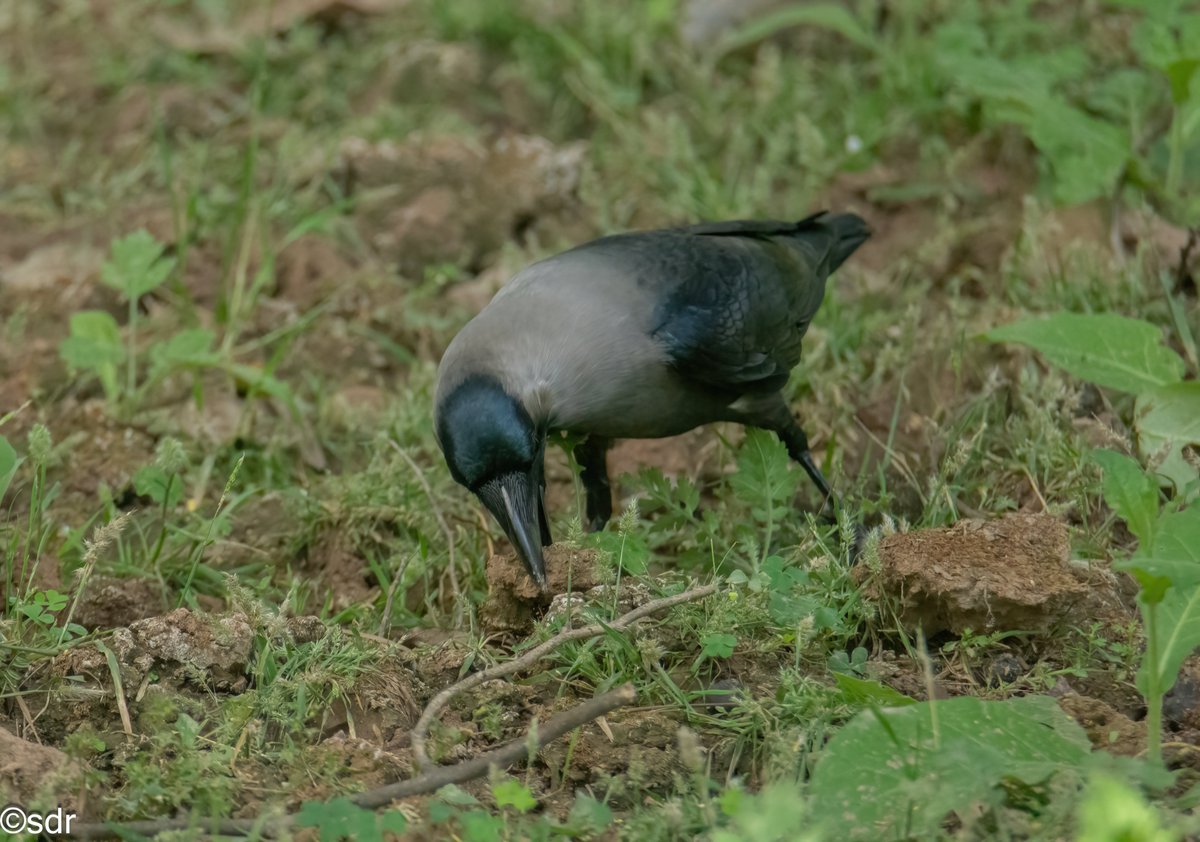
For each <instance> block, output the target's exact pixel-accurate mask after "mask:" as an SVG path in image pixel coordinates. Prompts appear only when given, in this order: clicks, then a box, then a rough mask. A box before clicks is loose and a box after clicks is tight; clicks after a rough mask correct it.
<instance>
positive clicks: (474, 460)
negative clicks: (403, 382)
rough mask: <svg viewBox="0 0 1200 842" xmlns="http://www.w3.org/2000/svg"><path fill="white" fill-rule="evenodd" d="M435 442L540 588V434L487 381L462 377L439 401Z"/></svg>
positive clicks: (543, 532) (543, 531)
mask: <svg viewBox="0 0 1200 842" xmlns="http://www.w3.org/2000/svg"><path fill="white" fill-rule="evenodd" d="M437 416H438V417H437V438H438V442H439V443H440V444H441V447H442V452H443V453H444V454H445V456H446V464H447V465H448V466H449V468H450V475H451V476H452V477H454V480H455V481H456V482H458V483H459V484H461V485H464V486H466V487H467V488H469V489H470V490H471V491H472V492H474V493H475V495H476V496H477V497H478V498H479V499H480V501H481V502H482V503H483V504H484V506H486V507H487V509H488V511H490V512H491V513H492V515H493V516H494V517H495V518H496V520H497V521H498V522H499V523H500V526H501V527H502V528H503V529H504V533H505V534H506V535H507V536H508V539H509V540H510V541H511V542H512V545H513V547H514V548H516V550H517V553H518V554H519V555H520V556H521V559H522V561H524V562H525V567H526V569H527V570H528V571H529V573H530V575H531V576H533V578H534V579H535V580H536V581H537V583H538V584H539V585H541V586H542V587H545V585H546V568H545V562H544V561H543V559H542V538H543V537H544V536H548V535H549V525H548V524H545V523H543V519H544V514H543V511H544V509H543V505H542V470H543V456H544V453H545V447H546V431H545V430H543V429H540V428H539V427H538V425H537V424H536V423H534V420H533V419H532V418H531V417H530V415H529V413H528V412H526V410H525V407H523V406H522V405H521V402H520V401H518V400H517V399H516V398H514V397H513V396H512V395H510V394H508V393H507V392H506V391H505V390H504V388H503V387H502V386H501V385H500V383H499V382H498V381H497V380H495V379H494V378H491V377H484V376H474V377H470V378H467V379H466V380H464V381H463V382H462V383H460V384H459V385H458V386H456V387H455V388H454V390H453V391H451V392H450V393H449V394H448V395H446V397H445V398H443V399H442V401H441V405H440V406H439V407H438V413H437Z"/></svg>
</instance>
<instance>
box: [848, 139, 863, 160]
mask: <svg viewBox="0 0 1200 842" xmlns="http://www.w3.org/2000/svg"><path fill="white" fill-rule="evenodd" d="M862 148H863V142H862V138H861V137H859V136H858V135H856V134H852V135H850V136H849V137H847V138H846V151H847V152H849V153H850V154H851V155H857V154H858V153H859V152H862Z"/></svg>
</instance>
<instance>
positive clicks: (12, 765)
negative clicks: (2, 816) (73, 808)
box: [0, 728, 83, 808]
mask: <svg viewBox="0 0 1200 842" xmlns="http://www.w3.org/2000/svg"><path fill="white" fill-rule="evenodd" d="M72 779H78V769H77V768H76V764H75V763H74V762H73V761H72V760H71V759H70V758H69V757H67V756H66V755H65V754H63V753H62V752H61V751H59V750H58V749H56V748H51V747H50V746H44V745H39V744H37V743H31V742H27V741H25V740H22V739H21V738H20V737H18V736H16V735H14V734H12V733H10V732H9V731H7V730H6V729H4V728H0V794H2V795H0V797H3V798H4V799H5V801H6V802H7V803H17V804H23V805H24V806H26V807H29V808H33V807H35V806H41V805H52V804H61V803H66V804H81V803H83V799H82V798H79V797H75V799H74V800H72V798H71V797H69V795H68V793H66V792H64V791H63V790H64V789H65V788H66V784H67V782H68V781H70V780H72Z"/></svg>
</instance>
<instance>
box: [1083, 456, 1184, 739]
mask: <svg viewBox="0 0 1200 842" xmlns="http://www.w3.org/2000/svg"><path fill="white" fill-rule="evenodd" d="M1095 457H1096V460H1097V462H1099V463H1100V465H1101V467H1102V468H1103V469H1104V496H1105V500H1106V501H1107V502H1108V505H1109V507H1110V508H1112V510H1113V511H1114V512H1116V514H1117V515H1118V516H1120V517H1121V518H1123V519H1124V520H1125V523H1126V525H1127V526H1128V527H1129V531H1130V532H1132V533H1133V534H1134V535H1135V536H1136V537H1137V539H1138V548H1137V551H1136V552H1135V553H1134V555H1133V557H1132V558H1129V559H1127V560H1124V561H1120V562H1118V563H1117V564H1115V565H1114V566H1115V567H1117V568H1118V569H1123V570H1128V571H1129V572H1130V573H1132V574H1133V576H1134V577H1135V578H1136V579H1137V580H1138V584H1140V585H1141V591H1140V592H1139V594H1138V602H1139V604H1140V605H1141V609H1142V617H1143V620H1144V625H1145V631H1146V652H1145V655H1144V656H1143V659H1142V666H1141V669H1139V670H1138V674H1137V687H1138V690H1139V691H1140V692H1141V694H1142V695H1143V696H1144V697H1145V699H1146V725H1147V753H1148V754H1149V756H1150V757H1151V758H1153V759H1155V760H1158V759H1159V758H1160V756H1161V748H1160V747H1161V744H1162V704H1163V697H1164V696H1165V695H1166V693H1167V691H1169V690H1170V689H1171V688H1172V687H1173V686H1174V685H1175V682H1176V680H1177V679H1178V677H1179V670H1180V667H1181V666H1182V665H1183V661H1184V659H1185V658H1187V656H1188V655H1190V654H1191V653H1192V652H1193V651H1195V649H1196V647H1198V646H1200V506H1195V505H1192V506H1189V507H1187V508H1184V509H1182V510H1172V508H1171V507H1163V508H1162V509H1160V507H1159V493H1158V488H1157V487H1156V486H1155V484H1154V482H1153V481H1152V480H1151V479H1150V478H1149V477H1147V476H1146V475H1145V474H1144V473H1143V471H1142V469H1141V467H1140V466H1139V465H1138V464H1137V462H1135V461H1134V460H1132V459H1130V458H1129V457H1127V456H1123V455H1121V454H1119V453H1114V452H1112V451H1104V450H1102V451H1097V452H1096V454H1095Z"/></svg>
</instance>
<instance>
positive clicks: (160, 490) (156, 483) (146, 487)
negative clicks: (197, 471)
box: [133, 465, 183, 508]
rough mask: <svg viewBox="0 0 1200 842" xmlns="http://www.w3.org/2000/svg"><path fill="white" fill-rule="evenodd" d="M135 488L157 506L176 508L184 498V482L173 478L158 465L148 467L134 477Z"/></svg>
mask: <svg viewBox="0 0 1200 842" xmlns="http://www.w3.org/2000/svg"><path fill="white" fill-rule="evenodd" d="M133 488H134V490H135V491H137V493H138V494H139V495H141V496H142V497H149V498H150V499H151V500H153V501H154V502H155V504H156V505H159V506H162V505H163V501H164V500H165V501H166V507H167V508H171V507H173V506H175V505H176V504H177V503H178V502H179V500H180V498H182V497H183V480H181V479H179V478H172V477H170V476H168V475H167V473H166V472H165V471H164V470H163V469H162V468H160V467H158V465H146V466H145V467H143V468H141V469H140V470H139V471H138V472H137V473H136V474H134V475H133Z"/></svg>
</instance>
